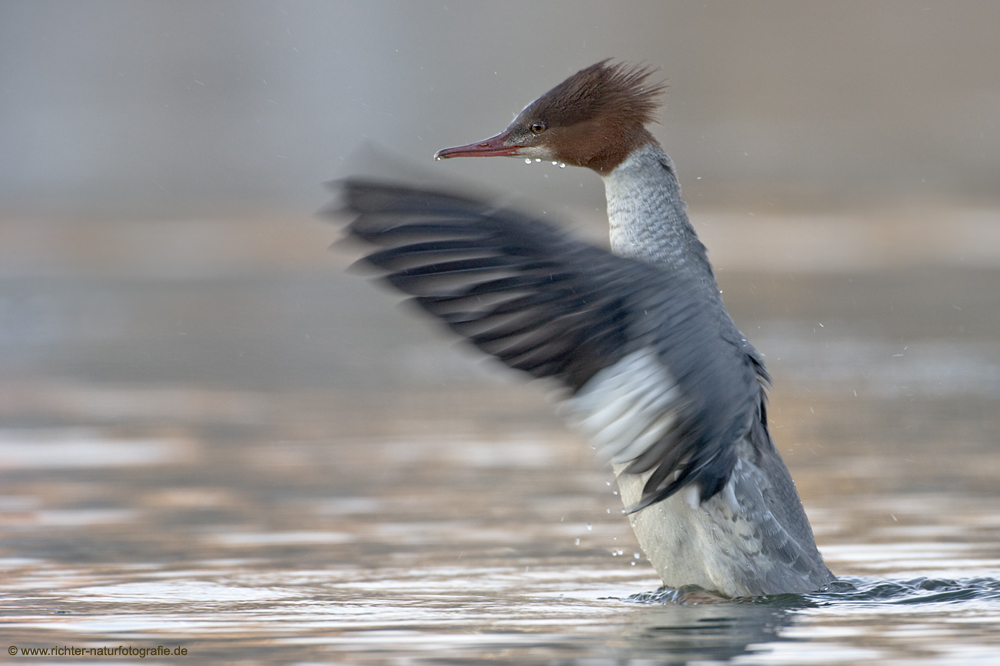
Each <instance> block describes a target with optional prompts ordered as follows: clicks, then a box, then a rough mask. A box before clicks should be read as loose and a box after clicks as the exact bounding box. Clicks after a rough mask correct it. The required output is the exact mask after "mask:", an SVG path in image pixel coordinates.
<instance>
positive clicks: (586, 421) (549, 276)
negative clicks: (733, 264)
mask: <svg viewBox="0 0 1000 666" xmlns="http://www.w3.org/2000/svg"><path fill="white" fill-rule="evenodd" d="M339 187H340V188H341V190H342V193H343V200H344V204H345V205H344V209H345V211H346V212H349V213H353V214H355V215H356V217H355V219H354V221H353V222H352V223H351V224H350V225H349V226H348V232H349V233H350V234H351V235H352V236H354V237H357V238H360V239H362V240H364V241H367V242H368V243H371V244H373V245H375V246H376V247H378V248H379V249H378V250H377V251H375V252H373V253H371V254H369V255H368V256H366V257H364V259H362V260H361V261H362V262H363V263H365V264H368V265H369V266H372V267H374V268H376V269H377V270H378V271H379V272H380V273H381V274H382V276H383V279H384V280H385V281H386V282H388V283H389V284H390V285H392V286H393V287H395V288H396V289H398V290H400V291H402V292H404V293H406V294H409V295H411V296H412V297H413V301H414V302H415V303H416V304H417V305H419V306H420V307H421V308H423V309H424V310H426V311H427V312H429V313H430V314H432V315H434V316H435V317H437V318H438V319H440V320H441V321H443V322H444V323H445V324H446V325H447V326H448V327H449V328H451V329H452V330H453V331H455V332H456V333H458V334H459V335H462V336H463V337H465V338H466V339H468V340H469V341H470V342H472V343H473V344H474V345H476V346H477V347H479V348H480V349H482V350H483V351H484V352H486V353H488V354H491V355H493V356H495V357H497V358H499V359H500V360H501V361H503V362H504V363H505V364H507V365H508V366H510V367H512V368H515V369H518V370H522V371H524V372H527V373H529V374H531V375H533V376H535V377H548V378H552V379H555V380H557V381H559V382H560V383H562V384H563V385H564V386H566V387H567V388H568V389H569V391H570V393H571V397H569V398H568V399H567V401H566V412H567V415H568V417H569V418H570V419H571V420H572V421H574V422H575V423H576V424H577V425H579V427H580V428H581V429H582V430H583V431H584V432H585V434H586V435H587V436H588V437H589V438H590V439H591V440H592V441H593V442H594V443H595V444H596V445H598V446H599V447H600V448H601V450H602V451H604V452H605V454H606V455H607V456H608V457H610V458H611V459H612V460H615V461H616V462H627V463H628V464H629V468H628V471H629V472H632V473H641V472H645V471H648V470H654V472H653V474H652V475H651V476H650V478H649V481H648V482H647V484H646V487H645V488H644V491H643V495H642V499H641V501H640V502H639V504H638V505H637V506H635V507H632V508H633V510H638V509H640V508H643V507H645V506H648V505H650V504H653V503H655V502H659V501H661V500H663V499H666V498H667V497H669V496H670V495H672V494H674V493H675V492H677V491H678V490H679V489H680V488H682V487H685V486H687V485H689V484H697V486H698V489H699V495H700V497H701V500H702V501H704V500H706V499H708V498H709V497H712V496H713V495H715V494H716V493H718V492H719V491H720V490H721V489H722V488H723V487H724V486H725V484H726V483H727V482H728V480H729V479H730V477H731V474H732V472H733V469H734V467H735V466H736V462H737V454H736V446H737V443H738V442H740V441H741V440H742V439H743V437H744V436H745V435H746V434H747V432H748V431H749V429H750V428H751V427H752V425H753V423H755V422H757V423H759V422H760V421H761V413H762V409H763V406H762V405H763V403H762V399H763V389H762V387H761V383H760V379H761V375H759V373H758V364H756V363H755V361H754V358H752V357H751V356H750V355H749V354H748V352H747V350H746V349H744V348H743V347H741V346H740V345H738V344H734V339H735V338H739V332H738V331H736V330H735V327H734V326H732V322H731V320H729V318H728V315H727V314H726V313H725V311H724V310H722V306H721V302H718V303H708V304H706V303H704V302H703V301H702V300H701V299H700V298H699V297H698V294H699V293H701V292H700V290H699V287H698V286H697V285H696V284H695V283H694V282H693V280H692V279H691V278H690V277H688V276H687V274H685V273H682V272H677V271H667V270H663V269H661V268H658V267H655V266H651V265H648V264H645V263H642V262H639V261H635V260H631V259H626V258H622V257H617V256H614V255H612V254H610V253H609V252H606V251H604V250H601V249H599V248H596V247H593V246H590V245H587V244H585V243H582V242H579V241H576V240H574V239H571V238H569V237H567V236H566V235H565V234H564V233H563V232H562V231H560V230H559V229H558V228H557V227H555V226H552V225H550V224H548V223H546V222H543V221H540V220H537V219H534V218H531V217H529V216H526V215H524V214H521V213H518V212H516V211H513V210H511V209H508V208H503V207H497V206H495V205H492V204H490V203H488V202H483V201H477V200H474V199H467V198H464V197H459V196H453V195H450V194H447V193H442V192H432V191H426V190H421V189H414V188H408V187H402V186H397V185H389V184H384V183H378V182H372V181H362V180H347V181H343V182H342V183H340V184H339ZM730 327H731V330H730ZM734 331H735V333H734ZM734 336H735V338H734Z"/></svg>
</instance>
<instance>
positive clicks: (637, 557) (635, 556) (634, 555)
mask: <svg viewBox="0 0 1000 666" xmlns="http://www.w3.org/2000/svg"><path fill="white" fill-rule="evenodd" d="M632 557H634V558H635V559H639V557H640V555H639V553H632Z"/></svg>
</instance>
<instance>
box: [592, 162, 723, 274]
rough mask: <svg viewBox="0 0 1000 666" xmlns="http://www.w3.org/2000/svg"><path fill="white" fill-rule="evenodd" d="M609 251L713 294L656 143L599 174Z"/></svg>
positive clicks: (703, 260) (668, 165)
mask: <svg viewBox="0 0 1000 666" xmlns="http://www.w3.org/2000/svg"><path fill="white" fill-rule="evenodd" d="M604 191H605V194H606V195H607V199H608V221H609V222H610V225H611V251H612V252H613V253H614V254H617V255H619V256H622V257H631V258H634V259H640V260H642V261H646V262H648V263H651V264H659V265H663V266H665V267H667V268H671V269H675V270H684V271H687V272H689V273H691V274H692V275H693V276H694V277H696V278H698V280H699V281H700V282H702V283H704V284H705V285H706V287H709V288H710V290H711V291H712V292H714V293H715V294H718V288H717V287H716V284H715V277H714V276H713V274H712V267H711V265H710V264H709V263H708V257H707V255H706V252H705V246H704V245H702V243H701V241H700V240H698V236H697V234H695V231H694V228H693V227H692V226H691V223H690V222H688V218H687V213H686V212H685V209H686V208H687V207H686V206H685V204H684V201H683V199H681V188H680V184H679V183H678V181H677V175H676V174H675V172H674V165H673V163H671V161H670V158H669V157H667V155H666V153H664V152H663V150H662V149H661V148H660V147H659V146H658V145H656V144H655V143H648V144H646V145H644V146H642V147H641V148H638V149H636V150H634V151H632V153H630V154H629V156H628V157H626V158H625V160H624V161H623V162H622V163H621V164H619V165H618V166H617V167H615V168H614V169H613V170H611V172H609V173H608V174H607V175H606V176H604Z"/></svg>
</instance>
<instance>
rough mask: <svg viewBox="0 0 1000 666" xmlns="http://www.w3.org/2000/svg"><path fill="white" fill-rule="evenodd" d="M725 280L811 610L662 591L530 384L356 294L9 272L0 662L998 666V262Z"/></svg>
mask: <svg viewBox="0 0 1000 666" xmlns="http://www.w3.org/2000/svg"><path fill="white" fill-rule="evenodd" d="M722 282H723V287H724V289H725V290H726V298H727V301H728V302H729V303H730V306H731V307H732V309H733V311H734V316H735V317H736V318H737V320H738V321H739V323H740V325H741V326H742V328H743V330H744V332H746V333H747V334H748V336H749V337H750V338H751V339H752V340H753V341H754V342H755V344H756V345H757V346H758V347H759V348H760V349H762V351H764V352H765V353H766V354H767V360H768V363H769V365H770V368H771V370H772V372H773V374H774V375H775V380H776V384H777V388H776V390H775V392H774V393H773V396H772V409H771V416H772V420H773V427H774V435H775V439H776V440H777V443H778V445H779V448H780V449H781V451H782V453H783V455H785V457H786V460H787V462H788V464H789V467H790V468H791V469H792V472H793V475H794V476H795V478H796V482H797V485H798V487H799V489H800V492H801V494H802V496H803V500H804V502H805V505H806V508H807V511H808V513H809V515H810V518H811V520H812V522H813V526H814V528H815V532H816V536H817V541H818V543H819V545H820V548H821V550H822V551H823V553H824V555H825V557H826V559H827V562H828V564H829V565H830V567H831V569H833V570H834V571H835V572H836V573H838V574H840V575H841V576H842V582H841V583H838V584H837V585H835V586H833V587H831V589H829V590H826V591H822V592H817V593H814V594H810V595H803V596H781V597H775V598H768V599H763V600H754V601H752V602H742V603H732V602H726V603H717V602H716V601H717V600H712V599H705V598H703V597H702V596H699V595H697V594H693V595H688V596H684V597H678V596H677V595H676V594H675V593H672V592H660V591H658V586H659V581H658V579H657V578H656V575H655V573H654V572H653V570H652V568H651V567H650V566H649V565H648V563H647V562H646V561H645V559H644V558H643V557H642V555H641V554H640V553H639V552H638V548H637V546H636V544H635V541H634V538H633V536H632V535H631V533H630V531H629V528H628V526H627V522H626V520H625V519H624V517H623V516H622V515H621V511H620V508H621V507H620V502H619V499H618V498H617V497H616V496H615V494H614V487H613V485H612V484H611V481H612V476H611V474H610V472H609V471H608V470H605V469H602V468H600V467H599V466H598V465H597V464H596V463H595V462H594V461H593V460H592V457H591V456H592V454H591V451H590V450H589V448H588V447H587V446H586V445H585V444H583V443H582V442H580V441H578V440H577V439H576V438H575V437H574V436H573V435H572V434H570V433H569V432H567V431H566V430H564V429H563V427H562V425H561V424H560V423H559V422H558V421H557V420H556V419H555V418H554V417H553V416H552V414H551V410H550V407H549V405H548V404H547V401H546V390H545V387H540V386H536V385H526V384H522V383H519V382H516V381H510V377H509V376H508V375H507V374H506V373H500V372H497V371H496V370H495V369H494V368H492V366H489V365H486V366H483V365H481V364H479V365H477V364H475V363H471V362H470V361H469V360H468V359H469V358H475V356H474V355H471V354H467V353H466V352H464V351H463V350H461V349H460V348H459V349H456V348H454V347H452V346H450V345H448V344H447V343H445V342H441V341H440V340H439V339H438V338H437V337H436V336H435V335H434V334H433V332H432V331H431V330H430V328H429V327H427V326H423V325H420V324H416V323H414V322H413V321H412V320H411V319H410V318H409V317H407V316H404V315H401V314H399V313H398V312H395V311H394V310H393V308H392V307H391V301H390V300H389V299H387V298H385V297H382V296H378V295H377V294H376V293H375V292H374V291H372V290H371V289H370V287H368V286H367V285H365V284H363V282H361V281H357V280H356V279H354V278H347V277H344V276H342V275H339V274H333V273H330V274H322V275H307V276H301V275H300V276H291V277H290V276H287V275H286V276H272V277H258V278H252V279H251V278H240V279H203V280H189V281H162V280H146V281H136V280H124V279H113V278H99V279H98V278H93V279H69V278H44V279H43V278H32V279H26V278H25V279H13V278H11V279H5V280H3V281H0V349H2V356H0V371H2V376H3V380H2V383H0V417H2V419H3V421H2V423H3V425H2V427H0V470H2V479H3V486H2V491H0V492H2V494H0V510H2V520H3V525H2V533H0V537H2V541H0V546H2V550H0V567H2V569H3V572H4V575H3V578H2V583H0V584H2V588H3V597H2V602H0V607H2V616H0V623H2V625H3V629H4V636H5V638H6V639H7V641H8V645H9V646H13V647H14V648H16V649H17V650H21V649H30V648H52V647H57V646H69V647H78V648H101V647H108V648H114V647H116V646H125V647H129V646H132V647H135V648H141V647H156V646H160V645H162V646H164V647H166V648H169V649H170V650H173V649H175V648H183V649H186V650H187V652H188V656H187V657H186V658H187V659H189V660H194V661H200V662H206V663H237V662H239V663H253V662H263V661H267V662H287V663H312V662H331V661H332V662H339V663H410V664H412V663H480V662H482V661H485V660H493V661H499V662H502V663H578V662H579V663H586V664H601V663H664V664H669V663H685V662H686V661H689V660H697V661H700V662H713V661H715V662H719V661H731V663H735V664H783V663H787V664H803V663H810V664H828V663H829V664H833V663H856V662H860V661H863V662H866V663H883V664H910V663H949V664H950V663H956V664H967V663H983V664H986V663H995V662H996V661H997V660H998V659H1000V632H997V630H996V627H997V626H998V623H1000V583H998V581H1000V490H998V486H1000V484H998V483H997V477H998V474H1000V472H998V470H1000V448H998V447H997V434H996V433H997V432H1000V410H998V409H997V403H998V399H1000V326H998V325H997V324H998V319H1000V314H998V312H1000V308H997V307H995V306H996V305H997V298H998V297H997V296H996V294H1000V272H997V271H988V270H979V271H973V270H965V269H948V270H944V269H941V270H933V271H924V270H908V271H897V272H893V273H886V274H868V275H865V276H854V277H852V278H844V277H836V276H832V275H830V276H811V277H805V276H798V277H795V278H781V277H775V276H771V275H765V274H751V273H747V274H740V275H729V276H727V275H725V274H723V275H722ZM953 306H954V307H953ZM157 658H162V659H164V660H176V659H179V657H175V656H166V657H157ZM22 659H23V660H27V659H29V657H27V656H23V657H22V656H15V657H11V660H12V661H18V660H22ZM34 659H37V658H34ZM66 659H71V657H63V656H59V657H58V658H53V659H52V661H60V662H63V661H64V660H66ZM80 659H81V660H85V661H87V663H96V660H98V659H99V658H98V657H87V656H84V657H80ZM148 659H149V657H147V658H146V660H148ZM112 660H113V661H115V663H123V662H127V661H129V658H127V657H114V658H113V659H112ZM132 660H133V661H136V662H138V661H142V658H140V657H138V656H133V657H132ZM39 663H41V662H39Z"/></svg>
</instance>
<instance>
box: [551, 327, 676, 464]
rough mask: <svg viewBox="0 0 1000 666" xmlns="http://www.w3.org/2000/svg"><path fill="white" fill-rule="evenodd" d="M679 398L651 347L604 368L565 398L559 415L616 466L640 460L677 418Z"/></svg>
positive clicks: (600, 454) (658, 357) (663, 366)
mask: <svg viewBox="0 0 1000 666" xmlns="http://www.w3.org/2000/svg"><path fill="white" fill-rule="evenodd" d="M681 399H682V394H681V391H680V387H678V386H677V382H676V381H674V378H673V377H672V376H671V375H670V371H669V370H668V369H667V366H666V365H665V364H664V363H663V361H662V360H661V359H660V356H659V354H657V353H656V351H654V350H653V349H650V348H648V347H647V348H643V349H640V350H639V351H636V352H633V353H631V354H629V355H628V356H626V357H625V358H623V359H622V360H620V361H618V362H617V363H615V364H614V365H612V366H609V367H607V368H604V369H603V370H601V371H600V372H598V373H597V374H595V375H594V376H593V377H591V379H590V380H589V381H588V382H587V383H586V384H584V385H583V387H582V388H581V389H580V390H579V391H577V392H576V395H574V396H573V397H572V398H569V399H568V400H566V401H565V402H564V403H563V405H562V408H561V409H560V412H561V413H562V415H563V416H564V417H565V418H566V419H567V420H568V421H569V422H570V424H571V425H572V426H573V427H575V428H577V429H578V430H580V432H581V433H582V434H583V435H584V436H585V437H586V438H587V439H589V440H590V441H591V443H593V444H594V446H595V447H596V448H597V451H598V455H599V456H601V457H602V458H603V459H605V460H610V461H611V462H612V463H615V464H622V463H626V462H629V461H630V460H634V459H635V458H637V457H639V456H640V455H641V454H642V453H643V452H644V451H646V449H648V448H649V447H650V446H652V445H653V444H655V443H656V442H658V441H660V439H662V438H663V436H664V435H666V434H667V433H668V432H669V431H670V429H671V428H673V427H674V424H675V423H676V420H677V408H678V407H679V405H680V402H681Z"/></svg>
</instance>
